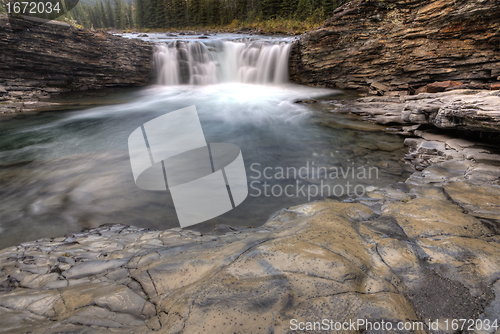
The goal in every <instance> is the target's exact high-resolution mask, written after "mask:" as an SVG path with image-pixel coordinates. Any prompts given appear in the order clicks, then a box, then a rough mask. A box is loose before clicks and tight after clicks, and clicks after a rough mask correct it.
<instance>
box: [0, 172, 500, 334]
mask: <svg viewBox="0 0 500 334" xmlns="http://www.w3.org/2000/svg"><path fill="white" fill-rule="evenodd" d="M463 173H465V171H463ZM443 186H444V188H443ZM471 187H479V186H477V185H474V184H469V183H468V184H467V185H465V184H464V183H462V182H459V183H455V182H448V183H447V184H446V185H441V184H438V185H434V186H431V187H418V188H413V189H412V190H411V191H410V188H406V189H405V187H403V186H400V187H399V188H400V189H399V190H395V188H393V190H392V191H385V192H384V193H385V194H386V195H385V196H384V198H383V199H376V197H377V196H372V197H368V198H366V199H360V203H348V202H337V201H334V200H330V199H325V200H322V201H318V202H313V203H309V204H304V205H300V206H296V207H292V208H289V209H286V210H282V211H281V212H279V213H277V214H276V215H275V216H274V217H273V218H271V219H270V220H269V221H268V222H267V223H266V224H265V225H263V226H261V227H259V228H255V229H243V230H238V231H236V230H231V229H230V228H226V229H225V230H226V231H227V232H225V233H223V234H220V233H215V232H214V233H210V234H206V235H201V234H200V233H197V232H194V231H190V230H182V229H180V228H176V229H171V230H166V231H151V230H147V229H139V228H133V227H127V226H123V225H119V224H118V225H107V226H101V227H99V228H95V229H91V230H88V231H85V232H82V233H79V234H74V235H68V236H67V237H63V238H57V239H42V240H38V241H34V242H29V243H24V244H21V245H19V246H15V247H10V248H6V249H4V250H2V251H1V252H0V266H1V267H0V268H1V270H0V280H1V283H0V287H1V292H0V328H1V329H0V332H2V333H26V332H31V333H62V332H64V333H149V332H156V331H158V332H159V333H180V332H182V333H202V332H213V333H235V332H236V333H268V332H271V333H272V332H277V333H280V332H286V331H289V330H290V324H291V323H290V321H291V320H292V319H298V321H322V319H324V318H328V319H330V318H331V319H332V320H334V321H348V320H352V321H356V320H357V319H369V320H370V321H382V320H384V321H385V322H393V323H394V326H396V323H397V322H407V321H414V322H427V319H441V320H442V321H444V319H456V318H473V319H477V318H478V317H483V318H494V317H498V316H499V315H500V309H499V307H498V305H500V302H499V301H498V298H499V296H497V295H496V294H495V291H496V290H497V287H496V285H495V284H496V282H498V280H499V279H500V256H499V255H500V238H499V230H498V229H496V227H495V226H498V225H495V224H494V222H495V221H496V222H497V223H498V221H497V220H492V219H491V217H490V218H489V219H487V220H483V219H482V218H481V217H483V213H484V212H483V211H484V210H483V211H481V210H477V209H476V207H475V205H476V206H477V205H478V203H477V201H475V199H470V198H469V197H467V195H466V194H468V193H471V192H474V191H476V190H477V189H472V188H471ZM490 188H491V190H487V189H485V190H484V191H485V193H488V191H490V192H491V191H493V192H496V193H497V194H498V192H499V191H500V190H499V189H500V187H495V186H491V187H490ZM377 191H379V192H380V190H376V189H374V190H372V192H371V194H376V192H377ZM399 192H400V193H403V194H406V196H401V195H400V194H398V193H399ZM446 193H447V194H449V195H445V194H446ZM369 195H370V194H369ZM432 198H434V199H432ZM452 199H453V200H452ZM377 208H382V210H380V209H377ZM463 208H470V209H471V212H473V214H468V213H464V210H463ZM488 210H490V211H491V210H493V209H488ZM495 210H496V209H495ZM475 212H479V214H475ZM488 212H489V211H488ZM219 230H221V229H219ZM426 326H427V325H424V326H423V327H422V328H421V329H419V330H417V331H416V332H417V333H424V332H427V331H428V328H427V327H426ZM389 332H391V333H392V332H394V333H396V332H398V331H396V330H394V331H389ZM399 332H401V331H399Z"/></svg>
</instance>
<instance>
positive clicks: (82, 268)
mask: <svg viewBox="0 0 500 334" xmlns="http://www.w3.org/2000/svg"><path fill="white" fill-rule="evenodd" d="M129 260H130V258H123V259H117V260H110V261H87V262H84V263H82V264H78V265H76V266H74V267H72V268H71V269H69V270H67V271H65V272H64V273H63V276H64V277H66V279H76V278H82V277H87V276H92V275H96V274H99V273H102V272H104V271H106V270H110V269H116V268H119V267H122V266H124V265H126V264H127V262H128V261H129Z"/></svg>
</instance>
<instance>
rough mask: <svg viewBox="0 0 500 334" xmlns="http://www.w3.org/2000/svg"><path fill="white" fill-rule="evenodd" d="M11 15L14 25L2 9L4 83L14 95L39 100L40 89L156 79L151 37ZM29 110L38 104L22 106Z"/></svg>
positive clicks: (1, 75)
mask: <svg viewBox="0 0 500 334" xmlns="http://www.w3.org/2000/svg"><path fill="white" fill-rule="evenodd" d="M9 20H11V21H15V22H14V23H15V24H13V25H12V27H13V29H11V28H10V26H9V25H7V22H8V20H7V19H6V15H5V14H0V49H1V50H2V62H1V64H0V86H4V87H7V89H8V90H9V92H8V93H9V96H11V97H12V98H14V99H19V98H21V99H23V100H26V99H28V100H29V101H37V100H38V98H37V97H36V96H35V95H36V94H37V92H38V91H39V90H40V89H43V91H44V92H46V93H49V94H50V95H53V94H57V93H60V92H66V91H72V90H79V89H82V88H84V89H102V88H108V87H126V86H127V87H129V86H143V85H146V84H148V83H150V82H151V80H152V78H153V73H152V70H151V66H152V55H153V46H152V45H151V44H150V43H148V42H143V41H140V40H137V39H127V38H122V37H117V36H113V35H110V34H107V33H100V32H91V31H89V30H84V29H77V28H74V27H70V26H68V25H61V24H58V22H57V21H50V22H48V23H46V24H43V25H38V24H34V23H33V22H32V21H30V20H24V19H21V18H15V17H10V18H9ZM59 23H61V22H59ZM12 78H15V83H14V82H13V80H12ZM10 86H15V87H16V89H17V90H16V89H10V88H9V87H10ZM20 87H22V89H23V90H22V91H21V90H20ZM4 90H5V89H4ZM4 94H5V92H0V95H4ZM23 109H36V105H35V106H30V105H29V104H28V105H21V106H19V109H18V110H23Z"/></svg>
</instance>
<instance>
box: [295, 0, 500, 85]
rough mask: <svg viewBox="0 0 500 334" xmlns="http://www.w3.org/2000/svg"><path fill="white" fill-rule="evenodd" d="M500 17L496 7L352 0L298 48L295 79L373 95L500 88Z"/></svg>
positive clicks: (483, 1)
mask: <svg viewBox="0 0 500 334" xmlns="http://www.w3.org/2000/svg"><path fill="white" fill-rule="evenodd" d="M499 16H500V4H499V3H498V1H496V0H473V1H471V0H431V1H424V0H412V1H406V0H385V1H380V0H354V1H352V2H350V3H348V4H346V5H344V6H342V7H340V8H338V9H337V10H335V12H334V13H333V16H332V17H331V18H330V19H328V20H327V21H326V22H325V24H324V25H323V26H322V27H320V28H318V29H316V30H313V31H310V32H308V33H306V34H304V35H303V36H301V38H300V39H299V41H297V42H295V43H294V45H293V46H292V51H291V62H290V77H291V79H292V80H293V81H295V82H297V83H301V84H307V85H313V86H315V85H322V86H328V87H337V88H341V89H345V88H349V89H360V90H364V91H366V92H368V91H371V92H374V93H375V94H376V93H377V92H379V93H381V92H383V93H385V92H391V91H398V90H402V91H405V92H406V93H412V92H414V91H415V90H417V89H418V88H419V87H421V86H425V85H427V84H431V83H434V82H436V81H437V82H444V81H449V82H450V81H451V83H448V84H446V86H444V87H441V86H442V85H441V86H440V85H437V86H436V87H434V88H432V87H430V88H429V89H430V91H432V92H439V91H443V90H445V89H446V88H451V87H452V86H453V85H457V83H455V84H454V83H453V81H459V83H458V84H460V83H461V84H464V86H466V87H464V88H473V87H475V88H485V87H486V85H485V84H487V87H493V88H492V89H497V88H496V87H498V80H500V79H499V77H500V53H499V52H498V51H499V47H500V30H499V27H500V21H499V20H498V17H499ZM491 83H493V85H491Z"/></svg>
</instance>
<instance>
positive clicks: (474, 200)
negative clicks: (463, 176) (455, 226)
mask: <svg viewBox="0 0 500 334" xmlns="http://www.w3.org/2000/svg"><path fill="white" fill-rule="evenodd" d="M444 188H445V190H446V193H447V194H448V195H449V196H450V197H451V198H452V199H453V201H455V202H456V203H457V204H458V205H460V206H461V207H463V208H464V209H466V210H468V211H470V212H471V214H472V215H474V216H477V217H484V218H491V219H500V187H499V186H486V185H481V186H478V185H472V184H469V183H461V182H460V183H451V184H449V185H447V186H445V187H444Z"/></svg>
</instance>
